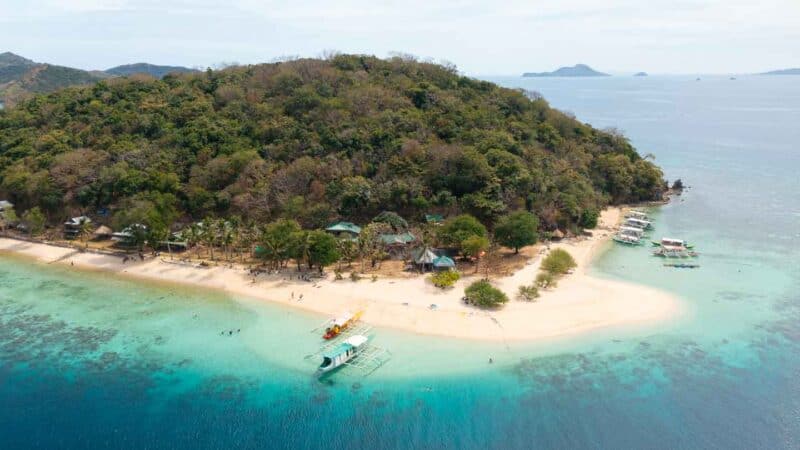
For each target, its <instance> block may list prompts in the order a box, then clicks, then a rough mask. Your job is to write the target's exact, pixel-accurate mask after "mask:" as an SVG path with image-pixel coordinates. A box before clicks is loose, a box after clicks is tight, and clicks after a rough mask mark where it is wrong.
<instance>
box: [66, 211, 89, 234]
mask: <svg viewBox="0 0 800 450" xmlns="http://www.w3.org/2000/svg"><path fill="white" fill-rule="evenodd" d="M91 223H92V219H90V218H88V217H86V216H78V217H73V218H71V219H69V220H68V221H66V222H64V238H65V239H75V238H76V237H78V235H79V234H80V232H81V228H82V227H83V226H84V225H86V224H91Z"/></svg>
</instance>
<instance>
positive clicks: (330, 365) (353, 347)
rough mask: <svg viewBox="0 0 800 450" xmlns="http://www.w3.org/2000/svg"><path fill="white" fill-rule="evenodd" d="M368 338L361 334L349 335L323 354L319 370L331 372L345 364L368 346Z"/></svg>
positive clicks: (320, 371)
mask: <svg viewBox="0 0 800 450" xmlns="http://www.w3.org/2000/svg"><path fill="white" fill-rule="evenodd" d="M368 340H369V338H367V337H366V336H364V335H361V334H356V335H353V336H350V337H348V338H347V339H345V340H344V342H342V343H341V344H339V345H336V346H335V347H333V348H331V349H330V350H328V351H326V352H325V353H323V354H322V364H320V365H319V367H318V368H317V372H319V373H325V372H330V371H332V370H334V369H336V368H337V367H341V366H343V365H344V364H345V363H347V362H348V361H350V360H351V359H353V358H355V357H356V356H358V355H359V354H360V353H361V352H362V350H364V348H366V343H367V341H368Z"/></svg>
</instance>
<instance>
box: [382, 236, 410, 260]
mask: <svg viewBox="0 0 800 450" xmlns="http://www.w3.org/2000/svg"><path fill="white" fill-rule="evenodd" d="M379 238H380V240H381V243H383V245H384V247H386V252H387V253H388V254H389V256H390V257H392V258H394V259H401V258H402V259H405V258H406V257H407V249H408V246H409V245H410V244H412V243H414V242H416V241H417V237H416V236H414V234H413V233H411V232H410V231H406V232H405V233H398V234H393V233H387V234H382V235H380V236H379Z"/></svg>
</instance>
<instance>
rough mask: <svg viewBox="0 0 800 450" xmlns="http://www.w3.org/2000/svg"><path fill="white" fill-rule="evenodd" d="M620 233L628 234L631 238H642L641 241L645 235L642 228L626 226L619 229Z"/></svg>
mask: <svg viewBox="0 0 800 450" xmlns="http://www.w3.org/2000/svg"><path fill="white" fill-rule="evenodd" d="M619 232H620V234H628V235H631V236H636V237H637V238H640V239H641V238H642V237H644V234H645V230H643V229H641V228H636V227H626V226H622V227H619Z"/></svg>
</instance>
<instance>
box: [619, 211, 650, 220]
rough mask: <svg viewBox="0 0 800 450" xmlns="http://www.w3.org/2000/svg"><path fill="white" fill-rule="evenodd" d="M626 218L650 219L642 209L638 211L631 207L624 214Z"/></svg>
mask: <svg viewBox="0 0 800 450" xmlns="http://www.w3.org/2000/svg"><path fill="white" fill-rule="evenodd" d="M625 218H626V219H639V220H650V217H649V216H648V215H647V213H646V212H644V211H638V210H635V209H632V210H630V211H628V212H627V213H626V214H625Z"/></svg>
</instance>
